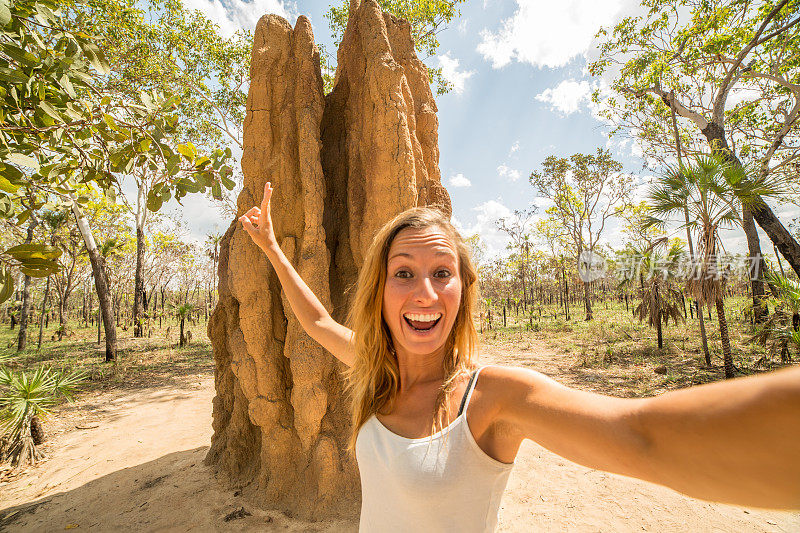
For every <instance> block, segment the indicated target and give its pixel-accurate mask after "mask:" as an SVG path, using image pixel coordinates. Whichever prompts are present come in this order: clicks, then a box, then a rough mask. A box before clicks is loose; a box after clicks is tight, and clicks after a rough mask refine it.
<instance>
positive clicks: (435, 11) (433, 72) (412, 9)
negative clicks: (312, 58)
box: [320, 0, 465, 94]
mask: <svg viewBox="0 0 800 533" xmlns="http://www.w3.org/2000/svg"><path fill="white" fill-rule="evenodd" d="M464 1H465V0H411V1H401V0H378V5H380V7H381V9H382V10H384V11H385V12H387V13H391V14H392V15H394V16H396V17H398V18H401V19H405V20H407V21H408V22H409V24H411V38H412V39H413V41H414V46H415V48H416V49H417V51H418V52H420V53H421V54H422V56H423V57H422V61H423V62H424V61H425V60H427V59H428V58H430V57H433V56H434V55H435V54H436V51H437V50H438V49H439V39H438V38H437V37H436V36H437V34H438V33H439V32H440V31H442V30H443V29H444V28H446V27H447V25H448V24H449V23H450V22H451V21H452V20H453V19H454V18H456V17H458V16H459V15H460V14H461V12H460V11H459V10H458V5H459V4H461V3H463V2H464ZM350 3H351V0H340V1H339V3H338V5H337V4H334V5H332V6H331V7H330V8H329V9H328V11H327V13H325V18H327V19H328V24H329V26H330V29H331V36H332V37H333V39H334V42H335V43H334V45H335V46H337V47H338V46H339V43H340V42H341V40H342V36H343V35H344V30H345V28H347V21H348V19H349V16H350ZM320 57H322V58H323V59H322V63H323V65H322V67H323V75H324V77H325V80H324V81H325V86H326V92H329V91H330V90H331V89H333V76H332V75H331V73H335V71H336V67H335V63H336V62H335V60H334V58H333V57H332V56H330V55H329V54H327V53H325V50H324V48H323V50H321V54H320ZM427 68H428V78H429V79H430V81H431V83H434V82H435V83H436V86H437V89H436V92H437V93H438V94H446V93H447V92H449V91H450V90H451V89H452V88H453V85H452V84H451V83H450V82H448V81H447V80H446V79H445V78H444V76H443V75H442V69H441V67H439V68H432V67H427Z"/></svg>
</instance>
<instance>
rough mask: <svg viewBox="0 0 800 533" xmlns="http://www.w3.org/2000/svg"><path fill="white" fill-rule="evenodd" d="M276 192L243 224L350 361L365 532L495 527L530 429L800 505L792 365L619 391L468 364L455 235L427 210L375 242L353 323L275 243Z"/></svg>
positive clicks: (677, 474) (703, 484)
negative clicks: (338, 318)
mask: <svg viewBox="0 0 800 533" xmlns="http://www.w3.org/2000/svg"><path fill="white" fill-rule="evenodd" d="M271 195H272V188H271V186H270V183H267V184H266V186H265V189H264V199H263V201H262V204H261V207H260V208H258V207H254V208H252V209H251V210H249V211H248V212H247V213H245V215H243V216H242V217H241V218H240V220H241V222H242V224H243V226H244V228H245V229H246V230H247V232H248V234H249V235H250V236H251V237H252V239H253V241H254V242H255V243H256V244H257V245H258V246H259V247H261V249H262V250H264V252H265V253H266V254H267V257H268V258H269V260H270V262H271V263H272V265H273V267H274V268H275V271H276V273H277V275H278V278H279V279H280V281H281V284H282V286H283V289H284V291H285V294H286V297H287V299H288V300H289V302H290V304H291V306H292V310H293V311H294V313H295V314H296V315H297V317H298V320H299V321H300V323H301V324H302V325H303V328H304V329H305V330H306V332H307V333H308V334H309V335H310V336H311V337H313V338H314V339H315V340H317V341H318V342H319V343H320V344H322V346H324V347H325V348H326V349H327V350H328V351H330V352H331V353H332V354H333V355H334V356H336V357H337V358H339V359H340V360H341V361H343V362H344V363H345V364H347V365H348V366H349V367H350V368H349V370H348V372H347V376H346V377H347V381H348V387H349V389H350V392H351V397H352V399H353V434H352V438H351V446H352V447H354V448H355V453H356V458H357V460H358V466H359V471H360V475H361V484H362V508H361V530H362V531H492V530H493V529H494V527H495V525H496V523H497V513H498V509H499V506H500V499H501V497H502V493H503V491H504V489H505V486H506V482H507V480H508V475H509V473H510V471H511V468H512V467H513V464H514V461H515V458H516V455H517V451H518V450H519V446H520V444H521V443H522V441H523V440H524V439H531V440H534V441H536V442H538V443H539V444H541V445H543V446H545V447H547V448H548V449H550V450H551V451H553V452H555V453H558V454H560V455H562V456H563V457H565V458H567V459H570V460H572V461H575V462H576V463H579V464H582V465H585V466H588V467H590V468H596V469H600V470H605V471H608V472H614V473H618V474H623V475H627V476H631V477H637V478H640V479H644V480H647V481H652V482H655V483H660V484H663V485H666V486H668V487H671V488H673V489H675V490H679V491H681V492H684V493H685V494H688V495H690V496H695V497H698V498H703V499H709V500H715V501H720V502H726V503H735V504H740V505H753V506H759V507H774V508H783V509H791V508H800V461H796V460H792V459H789V460H788V461H787V458H792V457H797V456H798V455H799V454H800V423H798V421H799V420H800V369H797V368H794V369H785V370H782V371H778V372H772V373H770V374H768V375H765V376H759V377H750V378H745V379H737V380H732V381H730V382H726V383H714V384H710V385H703V386H699V387H693V388H691V389H687V390H681V391H676V392H671V393H667V394H664V395H661V396H658V397H655V398H647V399H622V398H614V397H609V396H603V395H599V394H594V393H590V392H584V391H578V390H573V389H570V388H567V387H564V386H562V385H560V384H558V383H556V382H555V381H553V380H552V379H550V378H547V377H546V376H543V375H542V374H540V373H538V372H535V371H532V370H529V369H524V368H517V367H502V366H488V367H484V368H476V364H475V348H476V340H477V335H476V333H475V327H474V325H473V323H472V316H471V315H472V311H473V308H474V305H475V301H476V292H477V284H476V275H475V269H474V267H473V265H472V263H471V261H470V258H469V253H468V251H467V248H466V246H465V244H464V242H463V240H462V239H461V237H460V235H459V234H458V232H457V231H456V230H455V229H454V228H453V226H452V225H451V224H450V222H449V221H448V220H447V219H446V218H445V217H444V216H443V215H442V214H441V213H439V212H438V211H436V210H433V209H427V208H415V209H411V210H409V211H406V212H404V213H401V214H400V215H398V216H397V217H396V218H395V219H394V220H392V221H391V222H389V223H388V224H386V225H385V226H384V227H383V228H381V230H380V231H379V232H378V234H377V235H376V236H375V238H374V240H373V243H372V245H371V247H370V249H369V251H368V253H367V255H366V257H365V261H364V264H363V265H362V267H361V270H360V272H359V279H358V285H357V288H356V294H355V298H354V301H353V306H352V310H351V314H350V321H349V325H350V326H351V327H349V328H348V327H345V326H343V325H341V324H338V323H337V322H335V321H334V320H333V319H332V318H331V316H330V314H329V313H328V312H327V310H326V309H325V308H324V306H323V305H322V304H321V303H320V302H319V300H318V299H317V298H316V297H315V296H314V294H313V293H312V292H311V290H310V289H309V288H308V286H307V285H306V284H305V283H304V282H303V280H302V279H301V278H300V277H299V275H298V274H297V272H296V271H295V270H294V268H293V267H292V265H291V264H290V263H289V261H288V260H287V259H286V257H285V256H284V255H283V253H282V252H281V249H280V247H279V246H278V243H277V242H276V240H275V236H274V233H273V230H272V221H271V220H270V198H271ZM479 376H480V379H478V378H479ZM451 413H456V415H455V417H453V416H451Z"/></svg>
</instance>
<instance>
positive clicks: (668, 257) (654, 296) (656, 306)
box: [623, 239, 684, 350]
mask: <svg viewBox="0 0 800 533" xmlns="http://www.w3.org/2000/svg"><path fill="white" fill-rule="evenodd" d="M659 248H666V253H664V254H662V253H659V250H658V249H659ZM634 255H635V256H636V257H638V258H640V259H641V262H640V264H639V269H640V272H639V295H640V298H641V303H640V304H639V305H638V306H637V307H636V308H635V309H634V310H633V316H635V317H636V318H638V319H639V322H643V321H645V320H647V324H648V325H649V326H650V327H652V328H655V329H656V337H657V340H658V349H659V350H661V349H663V348H664V336H663V332H662V327H663V326H666V325H668V324H669V320H670V318H671V319H672V320H673V322H674V323H675V325H677V324H678V322H679V321H682V320H683V319H684V317H683V313H682V311H683V305H682V302H683V299H682V295H681V291H680V288H679V286H678V284H677V272H678V264H679V262H680V261H681V259H682V258H683V256H684V250H683V246H682V245H681V243H680V242H672V243H669V242H668V241H667V239H659V240H658V241H656V242H655V243H654V244H653V245H652V246H650V247H649V248H647V249H645V250H641V251H638V250H636V251H634ZM631 282H633V278H628V279H625V280H624V281H623V285H624V284H629V283H631Z"/></svg>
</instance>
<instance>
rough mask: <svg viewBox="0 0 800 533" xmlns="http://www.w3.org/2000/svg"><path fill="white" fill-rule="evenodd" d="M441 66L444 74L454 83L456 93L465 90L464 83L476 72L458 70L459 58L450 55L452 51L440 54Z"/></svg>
mask: <svg viewBox="0 0 800 533" xmlns="http://www.w3.org/2000/svg"><path fill="white" fill-rule="evenodd" d="M438 58H439V66H440V67H442V76H444V78H445V79H446V80H447V81H449V82H450V83H452V84H453V90H454V91H455V92H456V94H461V93H463V92H464V83H465V82H466V81H467V80H468V79H469V78H471V77H472V75H473V74H475V71H474V70H462V71H459V70H458V65H459V63H460V62H459V60H458V59H455V58H453V57H450V51H449V50H448V51H447V52H445V53H444V55H440V56H438Z"/></svg>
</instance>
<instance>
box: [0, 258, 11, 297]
mask: <svg viewBox="0 0 800 533" xmlns="http://www.w3.org/2000/svg"><path fill="white" fill-rule="evenodd" d="M12 294H14V278H13V277H11V269H10V268H6V267H4V266H3V265H0V304H1V303H3V302H5V301H6V300H8V299H9V298H11V295H12Z"/></svg>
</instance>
